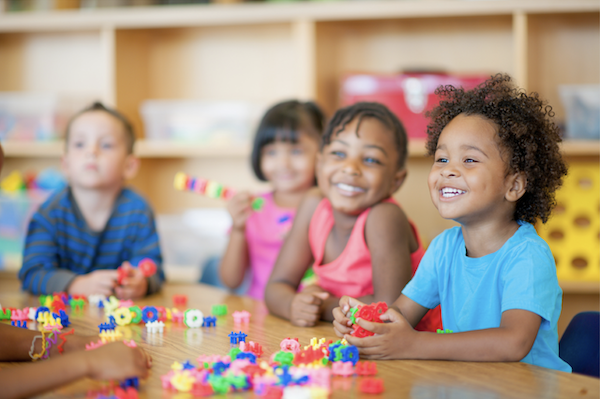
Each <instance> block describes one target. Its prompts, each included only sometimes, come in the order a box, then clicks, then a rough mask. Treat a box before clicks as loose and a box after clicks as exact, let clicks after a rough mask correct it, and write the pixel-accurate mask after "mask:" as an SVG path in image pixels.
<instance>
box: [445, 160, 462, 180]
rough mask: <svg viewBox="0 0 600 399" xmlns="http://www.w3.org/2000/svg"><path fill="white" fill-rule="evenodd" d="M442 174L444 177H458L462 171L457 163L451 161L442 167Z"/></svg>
mask: <svg viewBox="0 0 600 399" xmlns="http://www.w3.org/2000/svg"><path fill="white" fill-rule="evenodd" d="M441 175H442V176H443V177H457V176H460V172H459V170H458V168H456V167H455V165H453V164H450V163H449V164H447V165H446V166H444V167H443V168H442V170H441Z"/></svg>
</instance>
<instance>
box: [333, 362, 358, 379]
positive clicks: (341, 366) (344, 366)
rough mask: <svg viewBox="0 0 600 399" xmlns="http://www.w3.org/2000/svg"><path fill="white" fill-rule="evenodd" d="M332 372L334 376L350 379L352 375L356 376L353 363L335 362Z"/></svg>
mask: <svg viewBox="0 0 600 399" xmlns="http://www.w3.org/2000/svg"><path fill="white" fill-rule="evenodd" d="M331 372H332V373H333V374H334V375H341V376H344V377H350V376H351V375H354V367H353V365H352V362H333V364H332V365H331Z"/></svg>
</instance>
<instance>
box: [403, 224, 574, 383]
mask: <svg viewBox="0 0 600 399" xmlns="http://www.w3.org/2000/svg"><path fill="white" fill-rule="evenodd" d="M402 293H403V294H404V295H406V296H407V297H409V298H410V299H412V300H413V301H415V302H417V303H418V304H420V305H421V306H424V307H426V308H429V309H433V308H435V307H436V306H437V305H440V304H441V305H442V322H443V324H444V329H449V330H452V331H453V332H463V331H472V330H482V329H487V328H497V327H499V326H500V319H501V317H502V312H504V311H505V310H509V309H523V310H528V311H530V312H533V313H535V314H537V315H539V316H541V318H542V322H541V325H540V329H539V332H538V335H537V337H536V339H535V342H534V343H533V347H532V348H531V351H529V353H528V354H527V356H525V357H524V358H523V359H522V360H521V361H522V362H524V363H530V364H534V365H536V366H542V367H547V368H551V369H556V370H560V371H567V372H570V371H571V367H570V366H569V365H568V364H567V363H566V362H564V361H563V360H562V359H561V358H559V357H558V332H557V327H556V325H557V322H558V317H559V316H560V310H561V307H562V290H561V288H560V287H559V285H558V280H557V278H556V266H555V263H554V258H553V256H552V252H550V248H549V247H548V245H547V244H546V242H545V241H544V240H542V239H541V238H540V236H538V234H537V232H536V231H535V229H534V227H533V226H532V225H531V224H529V223H522V224H521V226H520V227H519V229H518V230H517V232H516V233H515V234H514V235H513V236H512V237H511V238H509V239H508V240H507V241H506V243H504V245H503V246H502V248H500V249H499V250H498V251H496V252H494V253H492V254H489V255H486V256H483V257H480V258H469V257H468V256H467V254H466V247H465V241H464V239H463V235H462V230H461V228H460V227H454V228H451V229H448V230H446V231H444V232H443V233H442V234H440V235H439V236H437V237H436V238H435V239H434V240H433V241H432V242H431V245H430V246H429V248H428V249H427V252H426V253H425V256H423V259H422V260H421V263H420V265H419V268H418V269H417V273H416V274H415V276H414V277H413V279H412V280H411V281H410V282H409V283H408V284H407V285H406V287H405V288H404V290H403V291H402Z"/></svg>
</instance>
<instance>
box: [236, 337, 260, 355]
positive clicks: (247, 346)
mask: <svg viewBox="0 0 600 399" xmlns="http://www.w3.org/2000/svg"><path fill="white" fill-rule="evenodd" d="M240 350H242V351H244V352H251V353H253V354H254V355H255V356H256V357H261V356H262V354H263V353H264V350H263V347H262V346H261V345H260V344H258V343H256V342H252V341H250V342H249V343H246V342H245V341H242V342H240Z"/></svg>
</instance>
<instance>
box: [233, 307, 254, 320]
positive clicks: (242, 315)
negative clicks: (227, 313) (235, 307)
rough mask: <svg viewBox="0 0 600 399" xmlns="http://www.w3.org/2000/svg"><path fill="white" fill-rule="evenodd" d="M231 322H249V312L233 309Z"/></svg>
mask: <svg viewBox="0 0 600 399" xmlns="http://www.w3.org/2000/svg"><path fill="white" fill-rule="evenodd" d="M232 315H233V322H234V323H249V322H250V312H248V311H245V310H242V311H241V312H238V311H235V312H233V314H232Z"/></svg>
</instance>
